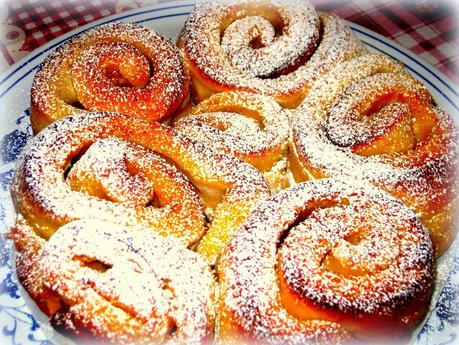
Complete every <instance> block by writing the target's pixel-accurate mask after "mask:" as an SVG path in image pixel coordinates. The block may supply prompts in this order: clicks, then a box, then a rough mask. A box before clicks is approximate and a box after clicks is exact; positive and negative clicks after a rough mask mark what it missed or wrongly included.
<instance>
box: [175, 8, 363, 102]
mask: <svg viewBox="0 0 459 345" xmlns="http://www.w3.org/2000/svg"><path fill="white" fill-rule="evenodd" d="M178 44H179V46H180V48H181V49H182V51H183V53H184V56H185V60H186V61H187V63H188V64H189V66H190V69H191V76H192V85H193V86H194V88H195V90H194V91H195V96H196V97H197V99H198V100H202V99H204V98H207V97H208V96H210V95H211V94H213V93H215V92H220V91H224V90H244V91H251V92H257V93H263V94H267V95H270V96H273V97H275V98H276V100H277V101H278V102H279V103H280V104H282V105H284V106H287V107H289V108H293V107H295V106H296V105H298V103H299V102H300V101H301V99H303V98H304V96H305V95H306V93H307V91H308V89H309V88H310V87H311V85H312V83H313V82H314V81H315V80H316V79H318V78H319V76H321V75H323V74H325V73H326V72H327V71H329V70H330V69H331V68H332V67H333V66H334V65H335V64H336V63H338V62H339V61H344V60H347V59H348V58H351V57H353V56H356V55H359V54H361V53H362V52H363V51H364V48H363V46H362V44H361V43H360V41H359V40H358V39H357V38H356V37H355V36H354V35H353V34H352V32H351V31H350V29H349V28H348V27H347V26H346V25H345V24H344V23H343V22H341V21H340V19H339V18H338V17H336V16H335V15H333V14H330V13H318V12H316V11H315V9H314V8H313V7H312V5H311V4H310V3H309V2H307V1H305V0H295V1H288V0H272V1H244V0H230V1H225V0H218V1H203V2H198V3H197V4H196V7H195V8H194V10H193V11H192V13H191V14H190V17H189V18H188V20H187V22H186V23H185V27H184V29H183V31H182V33H181V35H180V37H179V40H178Z"/></svg>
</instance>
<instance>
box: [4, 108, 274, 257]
mask: <svg viewBox="0 0 459 345" xmlns="http://www.w3.org/2000/svg"><path fill="white" fill-rule="evenodd" d="M115 138H117V139H115ZM153 152H155V153H153ZM158 154H159V155H160V156H158ZM78 159H79V160H78ZM120 184H125V185H123V187H119V185H120ZM11 190H12V196H13V201H14V203H15V206H16V209H17V210H18V212H19V213H20V214H22V215H23V216H24V218H25V219H26V220H27V222H28V223H29V224H30V225H31V226H32V227H33V228H34V230H35V231H36V232H37V234H38V235H39V236H41V237H43V238H45V239H48V238H49V237H51V235H52V234H53V233H54V232H55V231H56V230H57V229H58V228H59V227H60V226H62V225H64V224H66V223H68V222H70V221H73V220H77V219H84V218H92V219H100V220H107V221H111V222H115V223H118V224H121V225H124V226H137V227H141V228H147V229H152V230H153V231H155V232H157V233H159V234H161V235H165V236H169V235H172V236H174V237H175V238H177V239H178V240H179V241H180V242H181V243H183V244H185V245H188V246H189V245H192V244H194V243H196V242H197V241H198V240H199V239H200V238H201V237H202V236H203V235H204V233H205V232H206V230H207V227H208V230H207V233H206V234H205V240H206V241H207V242H208V247H207V248H208V250H207V251H206V253H205V255H206V257H207V258H209V259H210V260H215V257H216V256H217V255H218V253H219V251H220V248H221V247H222V246H223V245H224V244H225V243H226V242H227V241H228V240H229V239H230V238H231V236H232V233H233V232H234V230H235V229H236V228H237V227H238V226H239V224H240V223H241V222H242V221H243V220H244V219H245V217H247V215H248V214H249V213H250V211H251V210H252V208H253V207H255V205H256V204H257V203H258V202H259V201H260V200H261V199H263V198H265V197H266V196H268V193H269V192H268V188H267V186H266V183H265V182H264V180H263V178H262V177H261V175H260V174H259V173H258V172H257V171H256V170H255V169H254V168H253V167H251V166H250V165H248V164H246V163H244V162H242V161H240V160H238V159H236V158H232V157H230V156H226V155H221V154H218V153H215V152H213V151H212V150H210V149H209V148H207V147H205V146H203V145H202V144H200V143H198V142H196V141H194V140H192V139H191V138H189V137H187V136H185V135H183V134H180V133H178V132H176V131H175V130H173V129H172V128H169V127H166V126H164V125H161V124H159V123H150V122H148V121H146V120H141V119H138V118H134V117H131V116H126V115H121V114H114V113H88V114H85V115H80V116H68V117H66V118H65V119H62V120H60V121H58V122H56V123H54V124H52V125H51V126H49V127H48V128H46V129H45V130H43V131H42V132H40V133H39V134H38V135H37V136H36V137H35V138H34V139H33V140H32V142H31V144H30V146H29V147H28V149H27V150H26V151H25V152H24V154H23V156H22V157H21V159H20V162H19V165H18V169H17V172H16V175H15V178H14V183H13V185H12V187H11ZM148 195H153V198H146V196H148ZM100 197H102V199H100ZM146 201H147V202H146ZM204 207H207V208H213V209H214V212H213V219H212V220H211V222H210V223H209V224H208V225H207V224H206V223H207V222H206V219H205V216H204Z"/></svg>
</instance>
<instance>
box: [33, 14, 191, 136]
mask: <svg viewBox="0 0 459 345" xmlns="http://www.w3.org/2000/svg"><path fill="white" fill-rule="evenodd" d="M188 93H189V75H188V72H187V71H186V69H185V66H184V63H183V60H182V58H181V56H180V53H179V51H178V49H177V48H176V47H175V46H174V45H173V44H172V43H171V42H170V41H169V40H167V39H166V38H163V37H161V36H159V35H157V34H156V33H155V32H154V31H152V30H150V29H148V28H146V27H143V26H140V25H137V24H131V23H115V24H107V25H102V26H100V27H97V28H95V29H93V30H91V31H88V32H87V33H84V34H82V35H80V36H78V37H76V38H74V39H72V40H70V41H68V42H66V43H65V44H63V45H62V46H60V47H59V48H58V49H56V50H55V51H54V52H52V53H51V54H50V55H49V56H48V57H47V58H46V60H45V61H44V62H43V64H42V65H41V68H40V70H39V71H38V72H37V74H36V76H35V78H34V81H33V84H32V92H31V112H32V113H31V122H32V127H33V130H34V132H35V133H37V132H39V131H40V130H41V129H43V128H44V127H46V126H47V125H49V124H50V123H52V122H54V121H56V120H58V119H60V118H62V117H64V116H67V115H69V114H73V113H76V112H82V111H85V110H88V111H114V112H120V113H124V114H128V115H132V116H137V117H142V118H146V119H149V120H154V121H159V120H161V119H164V118H166V117H168V116H170V115H171V114H172V113H173V112H174V111H175V110H176V109H177V108H179V107H180V105H181V104H182V102H184V101H185V100H187V99H188Z"/></svg>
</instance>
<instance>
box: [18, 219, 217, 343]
mask: <svg viewBox="0 0 459 345" xmlns="http://www.w3.org/2000/svg"><path fill="white" fill-rule="evenodd" d="M12 236H13V241H14V243H15V244H16V248H17V250H18V253H17V257H16V262H17V272H18V277H19V280H20V281H21V282H22V284H23V285H24V287H25V288H26V290H27V291H28V292H29V294H30V295H31V296H32V298H33V299H34V300H35V301H36V302H37V304H38V306H39V307H40V308H41V310H42V311H43V312H44V313H45V314H47V315H48V316H49V317H50V318H51V322H52V323H53V324H54V325H56V326H58V327H60V328H63V329H64V330H65V331H67V332H70V333H73V334H77V335H78V336H79V341H81V340H83V339H85V338H86V339H85V340H87V341H88V342H89V343H92V342H93V341H94V340H95V339H97V341H98V342H103V343H114V344H133V343H135V344H151V343H173V344H177V343H179V344H190V343H191V344H201V343H204V342H206V341H209V339H211V338H212V335H213V323H214V315H213V314H214V311H213V305H212V300H213V284H214V282H213V277H212V273H211V271H210V268H209V266H208V265H207V263H206V262H205V260H203V258H202V257H200V255H198V254H196V253H194V252H192V251H190V250H188V249H186V248H184V247H183V246H179V245H178V244H177V243H175V242H174V241H173V240H171V239H167V240H166V239H164V238H161V237H158V236H156V235H155V234H153V233H152V232H145V231H143V230H139V229H136V228H129V227H122V226H119V225H116V224H113V223H109V222H102V221H97V220H84V221H83V220H80V221H74V222H71V223H68V224H66V225H64V226H62V227H61V228H59V229H58V230H57V232H56V233H55V234H54V235H53V236H52V238H51V239H50V240H49V241H48V242H46V241H44V240H43V239H41V238H40V237H38V236H37V235H36V234H35V232H34V231H33V229H32V228H31V227H30V226H28V225H27V223H26V222H25V221H23V220H21V219H20V220H19V221H18V223H17V225H16V227H14V228H13V231H12Z"/></svg>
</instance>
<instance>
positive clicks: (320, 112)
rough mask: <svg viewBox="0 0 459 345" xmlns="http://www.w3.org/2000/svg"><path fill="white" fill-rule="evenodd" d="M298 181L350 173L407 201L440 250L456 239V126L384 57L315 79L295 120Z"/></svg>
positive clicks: (358, 61)
mask: <svg viewBox="0 0 459 345" xmlns="http://www.w3.org/2000/svg"><path fill="white" fill-rule="evenodd" d="M292 133H293V134H292V136H293V137H292V144H291V147H290V152H291V157H290V158H291V159H290V166H291V168H292V171H293V173H294V175H295V178H296V180H297V181H304V180H306V179H309V178H322V177H327V176H330V177H331V176H341V175H348V176H349V175H350V176H353V177H354V178H356V179H358V180H361V179H364V180H367V181H371V182H372V183H374V184H376V185H377V186H380V187H381V188H383V189H385V190H386V191H388V192H389V193H391V194H392V195H394V196H396V197H397V198H399V199H401V200H402V201H403V202H404V203H405V204H407V205H408V206H410V207H411V208H412V209H413V210H414V211H415V212H416V214H417V215H418V216H419V217H420V219H421V221H422V222H423V224H424V225H425V226H426V227H427V228H428V229H429V232H430V235H431V238H432V242H433V246H434V251H435V253H436V255H441V253H443V252H444V250H445V249H446V248H448V246H449V244H450V243H451V241H452V240H453V238H454V226H453V217H454V208H455V204H456V195H457V190H456V173H455V170H456V166H457V149H456V142H457V130H456V128H455V127H454V125H453V123H452V121H451V119H450V118H449V116H448V115H447V114H446V113H445V112H444V111H443V110H442V109H440V108H438V107H437V106H436V105H435V102H434V100H433V99H432V96H431V95H430V94H429V92H428V91H427V89H426V88H425V87H424V86H423V85H422V84H421V83H420V82H418V81H417V80H415V79H414V78H413V77H411V76H410V75H409V74H408V72H407V71H406V70H404V69H403V67H402V65H401V64H399V63H397V62H395V61H394V60H391V59H390V58H388V57H386V56H384V55H364V56H361V57H358V58H356V59H353V60H350V61H348V62H346V63H343V64H342V65H340V66H339V67H337V69H336V71H334V72H332V73H331V74H330V76H328V77H326V78H324V79H323V80H321V81H319V82H318V83H317V84H316V85H315V86H314V88H313V89H312V90H311V92H310V93H309V95H308V97H307V98H306V99H305V101H304V103H303V104H302V105H301V107H299V108H298V111H297V113H296V115H295V116H294V117H293V124H292Z"/></svg>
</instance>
